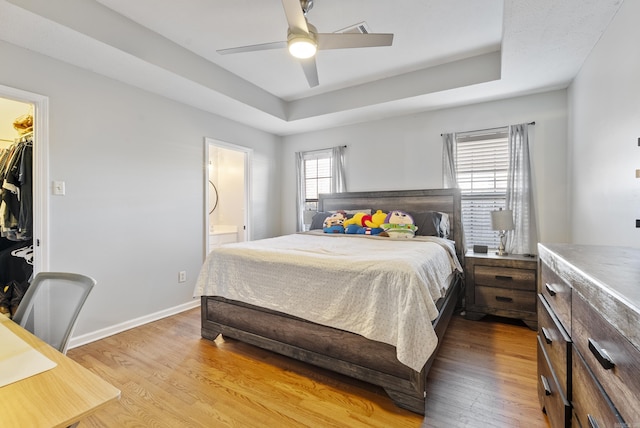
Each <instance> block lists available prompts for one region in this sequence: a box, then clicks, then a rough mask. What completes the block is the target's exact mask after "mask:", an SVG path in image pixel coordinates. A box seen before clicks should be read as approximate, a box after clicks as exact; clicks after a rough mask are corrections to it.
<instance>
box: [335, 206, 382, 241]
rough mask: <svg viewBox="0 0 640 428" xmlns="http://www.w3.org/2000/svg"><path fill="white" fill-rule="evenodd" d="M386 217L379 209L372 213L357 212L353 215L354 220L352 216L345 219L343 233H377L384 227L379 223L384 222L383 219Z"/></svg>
mask: <svg viewBox="0 0 640 428" xmlns="http://www.w3.org/2000/svg"><path fill="white" fill-rule="evenodd" d="M360 214H362V215H360ZM386 217H387V215H386V214H385V213H383V212H382V211H380V210H378V211H377V212H376V213H375V214H373V215H370V214H363V213H358V214H356V215H355V216H354V218H356V220H355V221H352V220H353V218H351V219H349V220H347V222H346V224H347V225H346V226H345V229H344V233H348V234H358V235H379V234H380V233H382V232H383V231H384V229H382V228H381V227H380V225H381V224H382V223H383V222H384V219H385V218H386ZM374 218H375V220H374Z"/></svg>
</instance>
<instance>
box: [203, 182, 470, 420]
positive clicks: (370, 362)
mask: <svg viewBox="0 0 640 428" xmlns="http://www.w3.org/2000/svg"><path fill="white" fill-rule="evenodd" d="M365 208H372V209H381V210H383V211H385V212H388V211H391V210H398V209H400V210H404V211H408V212H420V211H427V210H431V211H440V212H446V213H447V214H449V219H450V230H451V236H450V239H453V240H454V241H455V242H456V252H457V255H458V259H459V260H460V262H461V263H462V264H463V263H464V246H463V238H462V224H461V217H460V213H461V211H460V192H459V190H458V189H431V190H404V191H382V192H347V193H336V194H324V195H320V199H319V206H318V210H319V211H330V210H338V209H344V210H361V209H365ZM463 265H464V264H463ZM462 295H463V282H462V279H461V276H460V275H456V276H455V278H454V279H453V280H452V285H451V286H450V289H449V292H448V293H447V295H446V296H445V297H444V298H442V299H440V300H439V301H438V302H437V307H438V309H439V311H440V312H439V316H438V318H437V319H436V320H435V321H434V322H433V326H434V328H435V331H436V334H437V336H438V338H439V339H440V341H441V339H442V337H443V335H444V332H445V330H446V328H447V325H448V323H449V320H450V318H451V315H452V313H453V311H454V308H455V307H456V305H457V304H458V302H459V301H460V299H461V296H462ZM201 299H202V301H201V303H202V337H204V338H206V339H209V340H214V339H215V338H216V337H217V336H218V335H219V334H222V335H224V336H227V337H231V338H234V339H238V340H240V341H243V342H246V343H250V344H252V345H255V346H258V347H260V348H264V349H268V350H270V351H273V352H277V353H279V354H283V355H286V356H289V357H292V358H295V359H298V360H301V361H304V362H307V363H309V364H314V365H317V366H320V367H323V368H326V369H329V370H333V371H335V372H339V373H342V374H345V375H347V376H351V377H354V378H357V379H360V380H364V381H366V382H370V383H372V384H375V385H379V386H382V387H383V388H384V390H385V391H386V392H387V394H388V395H389V396H390V397H391V399H392V400H393V401H394V402H395V403H396V405H398V406H399V407H402V408H405V409H408V410H411V411H413V412H416V413H419V414H424V413H425V401H426V379H427V373H428V371H429V369H430V367H431V364H432V363H433V360H434V359H435V355H436V353H437V351H438V349H437V348H436V350H435V351H434V353H433V355H432V356H431V358H430V359H429V360H428V362H427V363H426V364H425V366H424V367H423V369H422V370H421V371H420V372H416V371H414V370H412V369H410V368H409V367H407V366H405V365H404V364H402V363H400V362H399V361H398V360H397V358H396V349H395V347H394V346H391V345H388V344H385V343H381V342H376V341H372V340H369V339H366V338H364V337H363V336H360V335H357V334H353V333H349V332H346V331H343V330H338V329H334V328H331V327H326V326H322V325H319V324H316V323H312V322H309V321H306V320H303V319H300V318H296V317H293V316H290V315H287V314H283V313H280V312H275V311H272V310H268V309H264V308H260V307H257V306H253V305H249V304H245V303H242V302H238V301H232V300H228V299H225V298H222V297H219V296H203V297H202V298H201ZM440 341H439V342H440Z"/></svg>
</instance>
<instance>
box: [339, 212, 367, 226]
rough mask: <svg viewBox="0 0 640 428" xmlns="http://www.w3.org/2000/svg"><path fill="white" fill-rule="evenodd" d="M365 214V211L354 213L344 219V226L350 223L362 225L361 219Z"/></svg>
mask: <svg viewBox="0 0 640 428" xmlns="http://www.w3.org/2000/svg"><path fill="white" fill-rule="evenodd" d="M366 216H367V214H366V213H355V214H354V215H353V217H351V218H350V219H347V220H345V221H344V227H345V228H347V227H349V226H350V225H356V226H358V227H360V226H362V225H363V223H362V219H363V218H365V217H366Z"/></svg>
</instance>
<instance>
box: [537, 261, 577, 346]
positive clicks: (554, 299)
mask: <svg viewBox="0 0 640 428" xmlns="http://www.w3.org/2000/svg"><path fill="white" fill-rule="evenodd" d="M541 271H542V279H541V281H540V290H539V292H540V294H542V295H543V296H544V298H545V300H546V301H547V303H549V306H551V309H553V312H554V313H555V314H556V316H557V317H558V319H559V320H560V323H561V324H562V326H563V327H564V329H565V330H566V332H567V333H568V334H569V336H571V286H569V284H567V283H566V282H564V280H562V279H561V278H560V277H559V276H558V275H557V274H556V273H555V272H554V271H553V270H551V268H550V267H549V266H547V264H546V263H541Z"/></svg>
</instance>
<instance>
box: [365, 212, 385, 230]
mask: <svg viewBox="0 0 640 428" xmlns="http://www.w3.org/2000/svg"><path fill="white" fill-rule="evenodd" d="M386 219H387V213H383V212H382V211H381V210H378V211H376V212H375V213H374V214H372V215H371V216H370V218H368V219H367V218H366V217H365V218H364V219H363V220H364V226H367V227H374V228H379V227H380V225H381V224H383V223H385V220H386Z"/></svg>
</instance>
